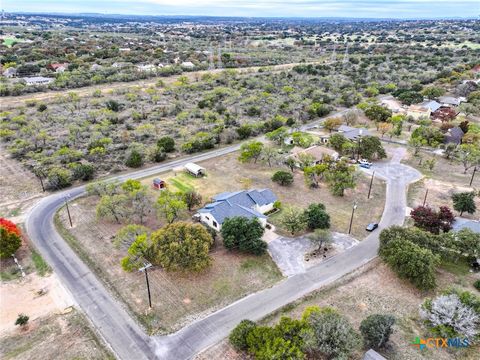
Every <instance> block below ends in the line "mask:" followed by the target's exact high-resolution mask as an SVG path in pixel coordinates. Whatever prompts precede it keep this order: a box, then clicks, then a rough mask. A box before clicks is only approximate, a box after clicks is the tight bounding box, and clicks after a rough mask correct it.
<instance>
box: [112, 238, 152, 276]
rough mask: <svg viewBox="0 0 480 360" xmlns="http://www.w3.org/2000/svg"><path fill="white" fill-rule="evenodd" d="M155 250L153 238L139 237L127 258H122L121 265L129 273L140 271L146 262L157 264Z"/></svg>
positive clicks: (130, 248) (133, 243)
mask: <svg viewBox="0 0 480 360" xmlns="http://www.w3.org/2000/svg"><path fill="white" fill-rule="evenodd" d="M155 256H156V253H155V248H154V245H153V242H152V239H151V237H150V236H149V235H148V234H146V233H143V234H140V235H138V236H137V237H136V238H135V240H134V241H133V242H132V244H131V245H130V246H129V248H128V252H127V256H125V257H124V258H122V260H121V261H120V265H121V266H122V269H123V270H125V271H128V272H131V271H134V270H138V269H140V268H141V267H142V266H144V264H145V262H147V261H148V262H150V263H154V262H155Z"/></svg>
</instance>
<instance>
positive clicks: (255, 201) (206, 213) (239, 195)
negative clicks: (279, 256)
mask: <svg viewBox="0 0 480 360" xmlns="http://www.w3.org/2000/svg"><path fill="white" fill-rule="evenodd" d="M212 200H213V202H212V203H210V204H207V205H205V206H204V207H203V208H201V209H199V210H198V212H197V216H198V217H199V218H200V221H201V222H202V223H204V224H206V225H208V226H210V227H211V228H213V229H215V230H217V231H219V230H220V229H221V228H222V224H223V222H224V221H225V219H227V218H231V217H236V216H243V217H246V218H249V219H253V218H257V219H258V220H259V221H260V223H261V224H262V225H263V226H265V225H266V224H267V217H266V216H265V215H264V214H265V213H267V212H269V211H271V210H272V209H273V203H274V202H275V201H277V196H276V195H275V194H274V193H273V191H272V190H270V189H260V190H258V189H252V190H241V191H235V192H224V193H221V194H218V195H215V196H214V197H213V199H212Z"/></svg>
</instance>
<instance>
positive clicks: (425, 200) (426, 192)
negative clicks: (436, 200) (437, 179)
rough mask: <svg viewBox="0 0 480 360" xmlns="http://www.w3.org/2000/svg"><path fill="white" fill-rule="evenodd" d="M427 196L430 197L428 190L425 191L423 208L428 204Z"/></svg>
mask: <svg viewBox="0 0 480 360" xmlns="http://www.w3.org/2000/svg"><path fill="white" fill-rule="evenodd" d="M427 196H428V189H427V191H425V197H424V198H423V205H422V206H425V204H426V203H427Z"/></svg>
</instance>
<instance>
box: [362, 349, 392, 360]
mask: <svg viewBox="0 0 480 360" xmlns="http://www.w3.org/2000/svg"><path fill="white" fill-rule="evenodd" d="M363 360H387V359H385V358H384V357H383V356H382V355H380V354H379V353H378V352H376V351H375V350H373V349H370V350H368V351H367V352H366V353H365V355H364V356H363Z"/></svg>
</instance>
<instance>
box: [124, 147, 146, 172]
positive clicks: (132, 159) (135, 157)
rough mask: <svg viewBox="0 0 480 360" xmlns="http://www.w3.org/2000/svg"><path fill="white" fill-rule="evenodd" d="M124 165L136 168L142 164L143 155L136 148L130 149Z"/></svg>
mask: <svg viewBox="0 0 480 360" xmlns="http://www.w3.org/2000/svg"><path fill="white" fill-rule="evenodd" d="M125 165H127V166H128V167H131V168H138V167H140V166H142V165H143V156H142V154H140V153H139V152H138V151H137V150H132V151H131V152H130V154H128V156H127V160H126V161H125Z"/></svg>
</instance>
